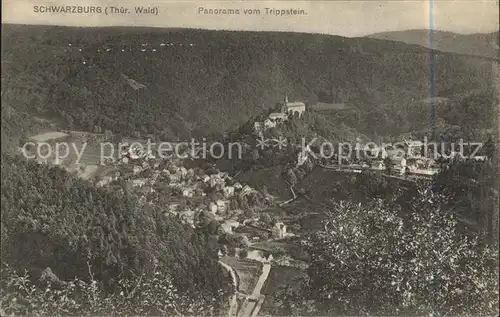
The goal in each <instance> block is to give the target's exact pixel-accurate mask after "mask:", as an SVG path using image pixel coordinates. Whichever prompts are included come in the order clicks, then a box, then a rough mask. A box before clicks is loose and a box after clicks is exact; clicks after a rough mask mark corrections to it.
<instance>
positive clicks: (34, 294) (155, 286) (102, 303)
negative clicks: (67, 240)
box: [0, 266, 223, 316]
mask: <svg viewBox="0 0 500 317" xmlns="http://www.w3.org/2000/svg"><path fill="white" fill-rule="evenodd" d="M118 288H119V289H120V291H119V292H116V293H112V294H107V293H105V292H103V290H102V289H101V288H100V287H99V283H98V282H97V281H96V280H94V279H92V280H91V281H90V282H89V283H86V282H84V281H82V280H81V279H78V278H75V279H73V280H72V281H69V282H62V281H59V280H45V281H44V282H43V283H34V282H33V280H32V279H31V278H30V276H29V274H28V273H27V272H25V273H24V274H18V273H17V272H15V271H14V270H12V269H11V268H10V267H8V266H5V267H4V268H3V269H2V283H1V291H2V297H1V299H0V312H1V314H2V316H8V315H13V316H26V315H29V316H68V315H70V316H127V315H128V316H151V315H156V316H158V315H161V316H193V315H194V316H213V315H216V310H215V309H214V307H215V306H216V305H215V304H216V302H217V301H218V300H219V299H220V298H215V297H211V298H210V297H194V296H191V295H192V294H187V293H183V292H180V291H179V290H178V289H177V288H176V287H175V286H174V285H173V283H172V280H171V278H170V277H169V276H168V275H166V274H164V273H161V272H160V271H159V270H156V271H155V273H154V275H153V276H149V277H146V276H144V275H141V276H139V277H137V278H134V279H126V278H124V279H120V280H119V281H118ZM222 295H223V294H222V292H221V293H220V294H219V297H221V296H222Z"/></svg>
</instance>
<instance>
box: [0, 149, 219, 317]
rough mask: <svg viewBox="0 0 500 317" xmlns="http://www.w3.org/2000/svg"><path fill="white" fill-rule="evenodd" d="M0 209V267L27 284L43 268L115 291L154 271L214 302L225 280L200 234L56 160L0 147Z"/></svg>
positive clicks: (60, 276)
mask: <svg viewBox="0 0 500 317" xmlns="http://www.w3.org/2000/svg"><path fill="white" fill-rule="evenodd" d="M1 216H2V249H1V252H2V261H3V264H2V267H3V268H4V265H9V266H11V267H13V268H16V270H17V271H18V272H21V273H22V272H23V270H27V272H29V277H30V279H31V280H32V281H35V284H36V283H38V281H39V280H40V278H41V277H43V276H44V274H43V271H44V270H46V269H47V268H50V270H51V271H52V272H53V274H55V276H56V277H57V279H58V280H61V281H68V280H72V279H73V278H75V277H77V278H79V279H81V280H83V281H87V282H89V281H91V280H95V281H97V282H98V283H99V285H100V290H101V291H102V292H104V293H109V294H115V293H116V294H117V293H120V291H122V292H123V291H125V292H127V291H129V292H130V291H131V290H132V288H133V287H132V288H130V286H129V288H128V289H127V287H126V286H123V287H120V286H119V285H120V281H121V280H124V279H129V280H134V279H136V280H137V279H138V278H139V277H140V281H139V282H136V283H137V284H140V282H142V283H145V282H147V283H151V282H153V278H154V277H155V273H156V274H161V275H162V278H167V277H169V278H171V282H172V285H173V286H175V288H176V289H177V290H178V291H179V292H181V294H184V295H183V296H187V297H188V298H190V299H191V300H193V301H194V299H196V301H198V302H199V303H202V302H203V303H209V304H210V305H212V307H215V308H214V309H216V308H217V305H218V304H221V296H222V295H223V294H224V293H225V292H226V286H227V283H228V280H227V279H226V277H225V275H224V274H223V272H224V271H223V269H222V268H221V267H220V266H219V265H218V263H217V255H216V253H215V251H214V250H213V248H212V247H211V246H210V245H208V244H207V242H206V241H205V238H204V237H203V236H202V235H201V234H199V233H197V232H195V231H194V230H193V229H192V228H191V227H190V226H188V225H184V224H182V223H181V222H180V221H179V220H178V219H175V218H172V217H171V216H166V215H164V212H163V211H162V210H161V209H160V208H157V207H153V206H151V207H148V206H140V205H139V204H138V201H137V199H136V198H135V197H134V196H133V195H132V194H131V193H127V192H125V193H120V192H109V191H107V190H105V189H99V188H96V187H95V186H93V185H92V184H90V183H87V182H84V181H82V180H80V179H78V178H76V176H73V175H70V174H68V173H67V172H65V171H64V170H62V169H60V168H57V167H56V168H53V167H49V166H47V165H39V164H37V163H34V162H27V161H24V160H23V159H21V158H13V157H11V156H8V155H2V213H1ZM3 283H7V281H5V280H4V281H3ZM3 286H5V284H3ZM132 286H135V284H132ZM165 287H166V284H165ZM2 289H3V287H2ZM3 291H6V289H3ZM142 291H144V290H141V292H142ZM167 295H168V294H165V296H167ZM25 296H27V295H25ZM101 299H103V300H104V296H103V297H102V298H101ZM130 302H131V301H130ZM130 302H128V303H127V305H129V304H130ZM138 303H139V304H140V305H145V303H146V304H147V301H146V302H144V301H140V300H139V301H138ZM214 305H215V306H214ZM2 308H4V307H2ZM32 309H36V307H32ZM207 309H208V308H207ZM77 311H78V310H77ZM132 311H133V310H132ZM132 311H130V312H129V313H131V312H132ZM215 312H216V310H215V311H212V313H215ZM25 313H28V314H32V313H36V311H29V310H28V311H25ZM95 313H96V314H104V313H111V314H113V311H108V312H104V311H100V312H99V311H96V312H95ZM114 313H116V311H115V312H114ZM206 313H209V312H208V311H207V312H206Z"/></svg>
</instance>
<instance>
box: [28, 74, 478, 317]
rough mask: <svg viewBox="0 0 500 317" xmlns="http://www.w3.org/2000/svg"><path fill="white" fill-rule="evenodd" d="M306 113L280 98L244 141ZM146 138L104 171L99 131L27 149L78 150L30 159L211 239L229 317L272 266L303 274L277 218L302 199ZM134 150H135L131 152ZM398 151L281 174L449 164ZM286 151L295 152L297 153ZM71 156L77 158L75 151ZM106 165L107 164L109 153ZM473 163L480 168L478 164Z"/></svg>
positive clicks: (421, 173) (412, 146)
mask: <svg viewBox="0 0 500 317" xmlns="http://www.w3.org/2000/svg"><path fill="white" fill-rule="evenodd" d="M127 80H130V79H129V78H127ZM345 107H346V105H345V104H335V103H333V104H327V103H318V104H316V105H314V106H313V107H311V109H314V110H316V111H321V110H324V109H327V110H332V109H333V110H341V109H344V108H345ZM306 109H307V107H306V105H305V103H304V102H300V101H296V102H289V100H288V96H285V98H284V101H283V102H282V103H278V104H277V106H276V107H275V109H274V110H271V112H270V113H269V114H268V115H267V117H265V119H264V120H263V121H255V122H253V131H252V138H258V137H263V136H264V135H266V134H267V133H268V132H269V131H271V130H274V131H276V130H279V129H280V126H282V125H284V124H286V123H287V121H289V120H301V118H302V117H303V116H304V115H307V114H306V113H307V112H306ZM308 111H309V110H308ZM153 138H154V136H152V135H147V136H145V137H143V138H140V137H135V138H128V137H125V138H121V139H120V144H121V146H120V147H119V148H120V149H119V151H121V152H119V153H118V155H115V156H116V157H115V156H113V159H108V160H107V161H105V164H100V163H102V161H101V159H102V158H101V157H100V156H101V155H102V152H101V153H100V151H101V149H99V144H100V143H102V142H106V141H110V140H116V136H114V135H113V134H112V133H111V132H110V131H107V130H106V131H104V133H103V131H101V129H100V128H99V127H96V128H95V129H94V131H93V132H82V131H68V130H64V131H57V132H56V131H51V132H47V133H43V134H40V135H37V136H34V137H32V138H30V141H31V142H33V144H35V145H36V144H37V143H39V142H47V143H50V144H52V145H53V147H57V143H58V142H62V141H64V142H71V143H72V144H73V145H74V144H77V145H79V146H80V147H82V153H81V156H80V157H79V158H78V159H77V158H76V155H75V153H71V155H68V156H67V157H65V159H64V160H63V161H62V162H56V160H55V159H54V157H48V156H47V157H45V156H44V158H43V159H40V158H37V159H38V160H39V161H40V162H43V163H52V164H56V163H59V164H58V165H60V166H62V167H64V168H65V169H67V170H68V171H71V172H73V173H75V174H76V175H78V176H79V177H81V178H83V179H86V180H89V181H92V182H94V183H95V184H96V185H97V186H99V187H108V188H110V189H112V190H113V191H117V192H121V193H124V194H127V195H135V196H136V197H137V198H138V201H139V203H140V204H141V205H142V206H147V205H152V206H153V205H157V206H163V207H165V210H167V211H166V213H167V214H171V215H173V216H175V217H177V218H179V219H180V220H181V221H182V222H184V223H187V224H189V225H190V226H192V227H193V228H197V229H201V230H204V231H205V232H206V233H207V234H208V235H209V236H211V237H214V239H215V241H217V243H219V244H220V245H221V246H222V247H221V248H220V249H219V251H218V254H219V257H220V261H221V263H223V265H224V266H225V267H226V268H228V269H229V270H230V271H231V274H232V275H235V276H237V279H236V281H235V287H236V289H237V292H236V294H235V295H234V300H233V304H231V312H230V316H256V314H257V313H258V312H259V310H260V309H261V307H262V305H263V302H264V299H265V295H264V294H263V293H261V290H263V288H264V290H263V292H265V289H266V287H267V288H272V287H273V286H269V283H268V286H266V287H264V285H265V283H266V280H267V279H268V276H269V274H270V271H271V267H272V266H273V265H278V266H279V267H289V268H290V270H295V273H297V272H303V270H304V269H305V268H307V267H308V264H307V261H306V259H307V257H304V254H301V251H300V248H301V247H300V236H301V233H302V227H301V224H300V223H301V222H300V221H299V220H301V221H302V223H303V215H301V217H297V215H295V216H290V215H287V213H286V212H284V210H285V209H286V207H287V205H288V204H290V203H292V202H293V201H295V200H298V199H300V196H301V195H302V196H304V197H305V198H307V199H310V198H308V196H307V195H305V194H304V193H303V192H300V191H297V190H294V184H290V183H289V185H290V192H291V195H290V199H288V200H285V201H284V200H282V199H279V198H278V197H276V196H273V195H272V194H270V193H269V192H267V190H265V189H262V188H260V189H256V188H253V187H252V186H250V185H248V184H245V183H244V182H241V181H239V180H238V177H237V176H238V175H230V172H228V171H221V170H220V169H219V168H218V167H217V164H216V162H213V161H209V160H200V159H199V157H202V156H203V155H202V154H206V153H202V151H203V150H204V149H203V148H201V147H197V148H195V149H191V148H188V147H184V148H182V151H181V152H182V155H181V157H175V156H173V157H172V156H171V157H169V158H162V157H159V156H158V152H157V149H156V148H149V150H144V148H147V146H146V145H147V143H148V142H150V141H151V139H153ZM357 141H360V142H356V144H355V145H353V148H352V150H353V151H358V152H359V151H360V150H362V148H364V145H363V143H362V140H357ZM366 142H367V141H365V143H366ZM134 144H135V145H141V146H139V147H138V146H135V147H134V146H131V145H134ZM401 144H402V147H401V148H399V149H397V148H391V147H387V148H383V149H382V150H378V149H377V151H379V152H380V153H377V154H376V155H374V156H372V157H369V158H368V157H354V158H351V157H347V156H346V157H345V158H344V157H342V158H340V159H339V153H336V154H333V155H331V156H330V157H329V158H321V157H320V158H318V157H317V154H318V153H317V149H316V150H315V149H314V146H313V147H309V146H308V147H307V148H306V149H302V150H301V151H296V153H297V154H296V159H295V160H294V161H293V162H290V164H289V169H288V173H292V174H294V173H297V169H304V166H306V165H307V166H309V167H308V168H306V169H305V170H307V171H309V172H310V171H311V170H312V169H314V168H321V169H326V170H331V171H334V172H339V173H346V172H347V173H361V172H372V173H378V174H380V175H383V176H384V177H388V178H395V179H401V180H403V181H412V180H415V179H419V178H424V179H426V178H432V176H433V175H434V174H436V173H437V172H438V171H439V169H440V168H445V167H446V164H447V162H449V160H450V158H451V159H453V157H451V156H449V158H448V159H447V160H443V159H441V160H439V159H436V157H432V155H433V154H434V153H432V152H431V154H430V155H428V156H427V157H425V156H419V154H420V153H421V152H423V146H424V144H423V143H422V142H421V141H417V140H411V139H409V140H406V139H402V141H401ZM123 145H125V146H123ZM288 146H291V147H294V148H295V149H298V145H294V144H288ZM242 149H243V150H244V153H243V155H249V153H250V154H251V153H253V152H255V151H258V148H257V146H256V145H255V144H254V145H253V147H252V145H250V144H249V143H244V146H243V147H242ZM75 150H76V148H75ZM83 150H84V151H83ZM205 150H206V149H205ZM398 150H403V151H404V153H406V155H403V156H401V155H399V156H398V153H399V152H398ZM70 152H71V151H70ZM75 152H77V153H76V154H78V151H75ZM116 152H117V151H116ZM31 153H32V154H33V155H35V153H36V151H35V147H32V148H31ZM193 154H195V155H193ZM340 154H343V153H340ZM106 157H108V158H109V157H110V155H109V153H108V154H106ZM407 157H411V158H407ZM414 157H418V158H414ZM475 159H479V160H484V159H485V157H483V156H481V157H477V158H475ZM235 176H236V177H235ZM273 274H274V273H273ZM299 275H300V274H299Z"/></svg>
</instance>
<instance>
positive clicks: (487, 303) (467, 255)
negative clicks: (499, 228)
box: [280, 190, 498, 316]
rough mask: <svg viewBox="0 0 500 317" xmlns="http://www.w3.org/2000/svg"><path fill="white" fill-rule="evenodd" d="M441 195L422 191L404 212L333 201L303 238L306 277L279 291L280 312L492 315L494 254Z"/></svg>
mask: <svg viewBox="0 0 500 317" xmlns="http://www.w3.org/2000/svg"><path fill="white" fill-rule="evenodd" d="M441 200H442V197H440V195H437V194H434V193H433V192H432V191H430V190H425V191H424V190H423V191H422V192H421V193H420V194H419V195H418V197H416V199H415V200H414V201H413V209H412V211H411V212H410V213H405V212H401V211H400V210H398V208H397V207H395V206H391V205H389V204H384V203H382V202H381V201H374V202H371V203H369V204H367V205H364V204H354V203H338V204H336V207H335V208H334V210H332V212H331V213H330V214H329V217H328V219H327V221H326V222H325V227H324V230H321V231H319V232H316V233H313V234H311V235H310V236H309V238H308V240H307V242H306V243H305V246H306V250H307V252H308V253H309V254H310V256H311V263H310V267H309V269H308V279H307V280H306V281H304V282H303V288H302V290H301V291H300V292H298V293H297V292H293V291H290V290H284V291H283V293H282V297H281V306H280V309H283V311H281V313H283V314H287V313H288V314H299V315H300V314H311V315H329V316H331V315H429V314H432V315H436V314H437V315H442V314H450V315H461V314H465V315H495V312H496V313H498V266H497V264H498V263H497V256H498V253H497V252H495V251H493V249H490V248H488V247H484V246H483V245H481V244H480V239H479V238H478V237H477V236H470V235H469V236H468V235H465V234H463V233H461V232H460V231H459V230H457V228H458V223H457V221H456V219H455V217H454V216H453V214H450V213H447V212H446V211H445V210H443V209H441V208H440V202H441Z"/></svg>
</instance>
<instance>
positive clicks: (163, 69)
mask: <svg viewBox="0 0 500 317" xmlns="http://www.w3.org/2000/svg"><path fill="white" fill-rule="evenodd" d="M2 33H3V34H2V41H3V44H4V45H3V52H2V53H3V58H2V68H3V76H2V101H3V104H6V105H7V106H9V107H12V108H15V109H16V110H17V111H19V112H21V113H23V112H26V113H30V114H37V115H40V116H44V117H50V118H60V119H62V120H63V122H64V125H65V126H67V127H70V128H71V127H74V128H78V129H86V130H92V129H93V128H94V127H95V126H96V125H97V126H100V127H102V129H110V130H112V131H113V132H118V133H120V132H121V133H125V134H127V133H128V134H129V133H131V132H134V131H140V132H144V133H154V134H155V135H156V136H157V137H161V138H162V139H172V138H174V139H177V138H180V139H184V138H187V137H189V136H192V135H194V136H200V135H203V136H206V135H207V134H210V133H219V132H221V131H224V130H228V129H231V128H234V127H237V126H238V125H240V124H242V123H244V122H246V121H247V120H248V119H249V118H250V117H251V116H252V115H256V114H260V113H262V111H263V110H264V109H268V108H270V107H272V106H274V104H275V103H276V102H277V101H280V100H282V98H283V96H284V94H285V93H287V94H288V95H289V96H290V99H294V100H303V101H311V100H318V97H320V98H322V99H331V100H334V99H340V100H338V101H344V102H348V103H349V104H350V106H352V107H353V108H354V109H355V111H356V113H357V115H358V116H361V117H362V118H370V117H372V118H373V117H374V116H373V113H374V112H376V113H377V114H378V116H376V117H374V118H377V117H384V116H389V117H391V116H392V115H393V114H392V113H391V112H388V110H387V107H391V108H398V107H400V106H401V105H402V104H405V105H408V104H410V105H411V102H412V101H417V100H421V99H425V98H428V97H429V96H430V92H431V86H432V89H433V90H434V94H435V95H437V96H441V97H453V96H455V95H456V94H463V92H464V91H472V90H477V91H479V92H481V93H482V92H483V91H486V92H487V91H488V90H489V86H490V83H491V63H490V62H489V61H488V60H485V59H481V58H475V57H470V56H460V55H453V54H449V53H443V52H434V53H432V54H433V56H432V59H431V58H430V56H431V55H430V54H429V52H428V50H427V49H425V48H422V47H419V46H412V45H407V44H404V43H397V42H390V41H384V40H377V39H367V38H343V37H339V36H328V35H314V34H298V33H294V34H291V33H260V34H259V33H253V32H227V31H201V30H175V29H173V30H170V29H147V28H145V29H127V28H107V29H92V28H64V27H39V26H36V27H35V26H14V25H4V27H3V32H2ZM162 44H163V45H162ZM166 44H168V45H166ZM69 45H71V46H69ZM432 76H434V79H435V81H432ZM134 83H135V84H134ZM141 85H143V86H144V88H141V87H142V86H141ZM326 101H329V100H326ZM382 105H386V106H384V107H385V108H384V107H382ZM405 114H407V113H405ZM405 120H406V119H405ZM353 121H356V120H353ZM358 122H359V121H358ZM368 123H369V122H365V121H363V124H362V125H361V126H366V125H367V124H368ZM403 126H404V124H403ZM362 132H366V131H362ZM376 132H377V133H379V134H381V133H385V132H387V131H384V130H380V131H376Z"/></svg>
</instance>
